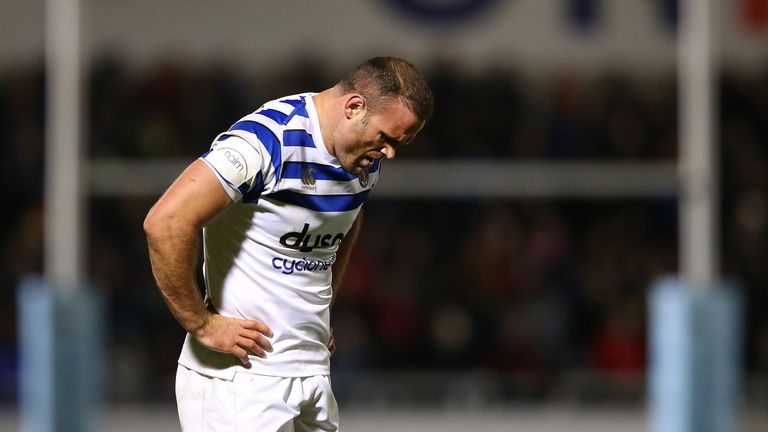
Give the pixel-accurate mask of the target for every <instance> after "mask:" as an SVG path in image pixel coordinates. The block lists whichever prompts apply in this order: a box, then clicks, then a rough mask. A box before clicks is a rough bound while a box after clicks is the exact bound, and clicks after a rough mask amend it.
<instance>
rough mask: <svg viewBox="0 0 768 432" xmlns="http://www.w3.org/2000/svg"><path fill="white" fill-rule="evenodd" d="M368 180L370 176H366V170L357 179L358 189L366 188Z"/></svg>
mask: <svg viewBox="0 0 768 432" xmlns="http://www.w3.org/2000/svg"><path fill="white" fill-rule="evenodd" d="M369 179H370V176H369V175H368V169H366V170H364V171H363V173H362V174H360V175H359V176H358V177H357V181H358V182H360V187H364V188H365V187H368V180H369Z"/></svg>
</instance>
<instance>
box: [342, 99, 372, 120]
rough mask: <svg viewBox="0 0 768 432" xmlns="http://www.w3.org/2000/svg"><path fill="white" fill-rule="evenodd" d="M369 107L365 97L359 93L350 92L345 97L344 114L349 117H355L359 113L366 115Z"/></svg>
mask: <svg viewBox="0 0 768 432" xmlns="http://www.w3.org/2000/svg"><path fill="white" fill-rule="evenodd" d="M367 108H368V106H367V104H366V103H365V97H363V95H361V94H359V93H350V94H348V95H346V96H345V99H344V116H345V117H346V118H347V119H351V118H354V117H355V116H357V115H360V114H362V115H365V111H366V109H367Z"/></svg>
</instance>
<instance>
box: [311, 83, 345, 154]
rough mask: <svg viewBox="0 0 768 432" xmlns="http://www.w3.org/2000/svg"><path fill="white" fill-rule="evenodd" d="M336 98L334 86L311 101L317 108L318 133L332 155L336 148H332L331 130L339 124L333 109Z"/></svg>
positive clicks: (337, 116) (337, 114) (337, 115)
mask: <svg viewBox="0 0 768 432" xmlns="http://www.w3.org/2000/svg"><path fill="white" fill-rule="evenodd" d="M335 100H336V91H335V89H334V88H329V89H326V90H324V91H322V92H320V93H318V94H316V95H314V96H313V97H312V102H314V104H315V109H316V110H317V119H318V122H319V123H320V133H321V134H322V135H323V144H325V149H326V150H328V153H329V154H330V155H332V156H336V150H335V149H334V148H333V144H332V141H333V131H334V130H336V126H337V125H338V124H339V113H338V112H336V111H335V110H334V106H335V104H334V103H333V102H334V101H335Z"/></svg>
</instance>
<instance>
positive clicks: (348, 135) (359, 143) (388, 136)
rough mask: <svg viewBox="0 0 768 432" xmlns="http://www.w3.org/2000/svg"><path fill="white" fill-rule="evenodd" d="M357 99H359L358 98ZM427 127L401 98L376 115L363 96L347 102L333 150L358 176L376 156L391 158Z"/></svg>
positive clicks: (344, 166) (342, 165)
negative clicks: (368, 108)
mask: <svg viewBox="0 0 768 432" xmlns="http://www.w3.org/2000/svg"><path fill="white" fill-rule="evenodd" d="M355 98H358V99H355ZM422 127H424V122H423V121H421V120H419V119H418V118H417V117H416V115H414V114H413V113H412V112H411V110H410V109H408V107H407V106H406V105H405V104H404V103H402V102H401V101H390V102H386V103H385V104H384V105H383V106H381V108H380V109H379V110H378V111H377V112H376V113H375V114H374V113H370V112H369V111H368V110H367V109H366V106H365V101H364V99H362V96H353V97H351V98H350V99H348V101H347V104H346V105H345V117H344V119H343V120H342V121H341V122H340V123H339V125H338V126H337V128H336V130H335V131H334V133H333V144H332V146H333V149H334V150H335V152H336V158H337V159H338V160H339V162H340V163H341V167H342V168H344V170H345V171H347V172H349V173H351V174H355V175H359V174H362V173H363V171H365V169H367V168H368V167H370V166H371V165H373V163H374V161H375V160H377V159H392V158H394V157H395V152H396V151H397V150H398V149H399V148H400V147H402V146H405V145H408V144H409V143H410V142H411V141H413V138H414V137H415V136H416V134H417V133H418V132H419V131H420V130H421V128H422Z"/></svg>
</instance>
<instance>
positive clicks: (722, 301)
mask: <svg viewBox="0 0 768 432" xmlns="http://www.w3.org/2000/svg"><path fill="white" fill-rule="evenodd" d="M742 310H743V307H742V301H741V297H740V293H739V290H738V289H737V287H736V286H735V284H733V283H725V282H720V283H716V284H713V286H711V287H708V288H707V289H702V287H696V286H691V285H690V284H689V283H684V282H682V281H681V280H680V279H678V278H675V277H665V278H662V279H659V280H658V281H657V282H656V283H655V284H654V286H653V288H652V290H651V297H650V307H649V318H650V319H649V323H650V332H649V334H650V338H651V344H650V352H649V355H650V374H649V375H650V376H649V378H650V382H649V384H650V392H649V396H650V408H651V418H650V425H651V430H652V431H653V432H730V431H732V430H734V428H735V424H736V413H737V407H738V406H739V380H740V375H741V372H740V370H741V355H740V354H741V346H742V341H741V334H742V333H741V331H742V318H741V316H742Z"/></svg>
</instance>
